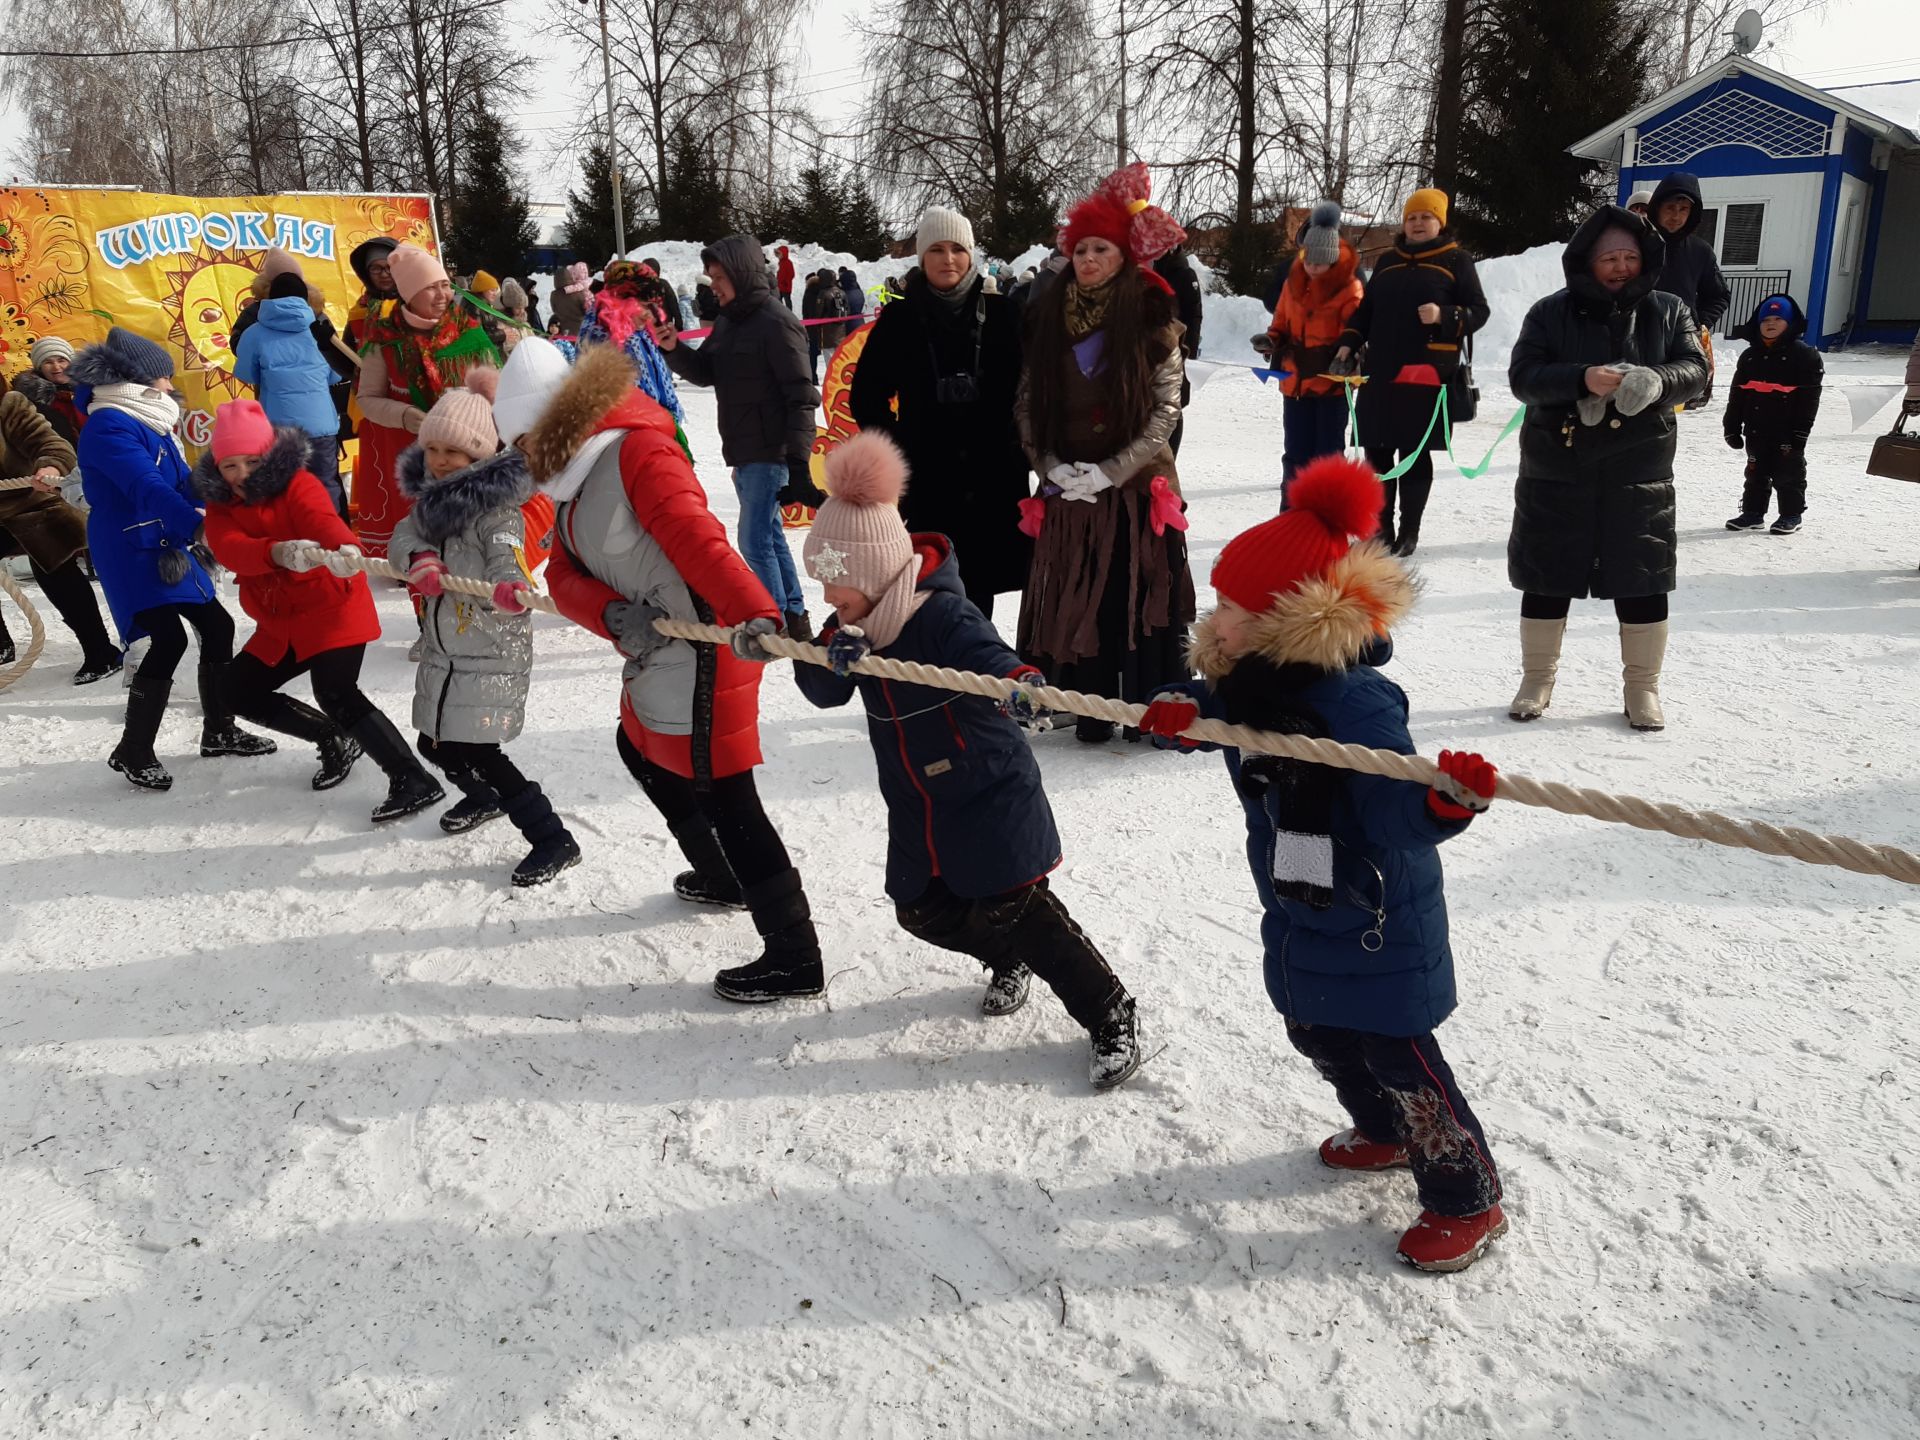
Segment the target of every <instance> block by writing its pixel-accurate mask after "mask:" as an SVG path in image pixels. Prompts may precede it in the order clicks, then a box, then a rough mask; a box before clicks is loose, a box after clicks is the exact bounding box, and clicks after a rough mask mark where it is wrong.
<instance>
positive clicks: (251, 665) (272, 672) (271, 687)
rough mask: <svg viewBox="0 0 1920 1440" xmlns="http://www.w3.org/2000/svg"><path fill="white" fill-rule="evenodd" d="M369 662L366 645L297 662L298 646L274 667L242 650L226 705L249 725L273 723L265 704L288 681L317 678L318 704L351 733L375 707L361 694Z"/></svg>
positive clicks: (230, 669) (230, 670)
mask: <svg viewBox="0 0 1920 1440" xmlns="http://www.w3.org/2000/svg"><path fill="white" fill-rule="evenodd" d="M366 658H367V647H366V646H364V645H342V646H340V647H339V648H338V649H335V650H322V651H321V652H320V653H319V654H318V655H309V656H308V657H307V658H306V659H305V660H300V659H296V658H295V657H294V653H293V647H292V646H288V647H287V653H286V654H284V655H282V656H281V657H280V658H279V659H278V660H277V661H275V662H274V663H273V664H271V665H269V664H267V662H266V661H264V660H262V659H260V658H259V657H258V656H256V655H254V654H252V653H251V652H249V651H245V650H242V651H241V652H240V654H239V655H238V656H236V657H235V659H234V661H233V663H232V664H230V665H228V666H227V674H226V691H225V693H226V700H227V704H228V706H229V707H230V708H231V709H232V710H233V713H234V714H236V715H239V716H242V717H243V718H245V719H249V720H258V721H260V722H261V723H263V724H265V723H269V722H268V717H267V716H266V715H264V714H262V713H260V710H261V703H262V702H263V701H265V700H266V698H267V697H268V696H269V695H272V694H273V693H274V692H275V691H277V690H280V689H282V688H284V687H285V686H286V684H287V682H288V681H290V680H294V679H297V678H299V677H300V676H302V675H310V676H311V677H312V678H313V703H314V704H316V705H318V706H319V707H320V709H321V710H322V712H324V713H325V715H326V717H327V718H328V719H329V720H331V721H333V723H334V724H336V725H338V726H339V727H340V728H341V729H342V730H345V729H346V728H348V727H349V726H351V725H354V724H357V723H358V722H359V721H361V720H362V719H364V718H365V717H366V715H367V712H368V711H370V710H372V709H373V702H372V701H371V700H369V699H368V698H367V697H366V696H365V695H364V694H362V693H361V690H360V666H361V663H362V662H363V661H364V660H365V659H366Z"/></svg>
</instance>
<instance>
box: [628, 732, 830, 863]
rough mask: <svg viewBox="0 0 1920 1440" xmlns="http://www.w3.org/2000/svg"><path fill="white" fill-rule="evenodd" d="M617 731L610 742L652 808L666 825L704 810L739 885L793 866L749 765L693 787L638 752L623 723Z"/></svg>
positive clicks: (687, 781)
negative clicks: (708, 785)
mask: <svg viewBox="0 0 1920 1440" xmlns="http://www.w3.org/2000/svg"><path fill="white" fill-rule="evenodd" d="M616 734H617V736H618V738H617V739H616V740H615V742H614V743H615V744H616V745H617V746H618V747H619V750H620V758H621V759H622V760H624V761H625V762H626V766H627V769H628V770H629V771H631V772H632V773H633V778H634V779H635V780H638V781H639V782H640V788H641V789H642V790H644V791H646V792H647V798H648V799H649V800H651V801H652V802H653V808H654V809H656V810H658V811H659V812H660V813H661V815H662V816H664V817H665V819H666V822H667V824H668V825H670V826H674V825H684V824H685V823H686V822H687V821H689V820H692V819H693V818H694V817H695V816H705V817H706V820H707V823H708V824H710V825H712V826H713V833H714V837H715V838H716V839H717V840H719V842H720V850H721V852H722V853H723V854H724V855H725V856H726V857H727V864H728V865H729V866H730V867H731V868H732V870H733V878H734V879H736V880H738V881H739V882H740V886H741V888H742V889H743V890H750V889H751V888H752V887H753V886H755V885H761V884H764V883H766V882H767V881H768V880H771V879H773V877H774V876H776V875H784V874H785V873H786V872H787V871H789V870H791V869H792V868H793V861H792V860H790V859H788V858H787V847H786V845H785V844H784V843H783V842H782V841H781V839H780V832H779V831H778V830H776V829H774V828H773V822H772V821H771V820H769V819H768V818H767V812H766V811H765V810H764V809H763V808H762V807H761V805H760V792H759V791H758V790H757V789H755V788H754V783H753V771H751V770H742V771H741V772H740V773H739V774H738V775H729V776H727V777H726V778H724V779H716V780H714V782H713V784H712V785H711V786H710V787H709V788H707V789H705V790H696V789H695V788H694V785H693V782H692V781H691V780H689V779H687V778H686V777H685V776H684V775H676V774H674V773H673V772H672V771H671V770H663V769H661V768H660V767H659V766H658V765H655V764H654V763H653V762H652V761H650V760H648V759H647V757H646V756H644V755H642V754H641V753H640V751H639V748H638V747H637V746H635V744H634V743H633V742H632V741H631V740H629V739H628V738H627V732H626V731H625V730H624V729H622V730H619V731H617V732H616Z"/></svg>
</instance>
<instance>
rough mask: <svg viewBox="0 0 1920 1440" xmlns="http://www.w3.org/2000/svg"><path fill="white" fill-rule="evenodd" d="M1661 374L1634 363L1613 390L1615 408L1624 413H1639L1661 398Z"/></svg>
mask: <svg viewBox="0 0 1920 1440" xmlns="http://www.w3.org/2000/svg"><path fill="white" fill-rule="evenodd" d="M1660 388H1661V387H1660V376H1659V374H1658V373H1657V372H1655V371H1653V370H1649V369H1648V368H1647V367H1646V366H1645V365H1632V366H1629V367H1628V368H1627V373H1626V374H1625V375H1623V376H1621V377H1620V388H1619V389H1618V390H1615V391H1614V392H1613V408H1614V409H1616V410H1618V411H1619V412H1620V413H1621V414H1622V415H1638V414H1639V413H1640V412H1641V411H1642V410H1644V409H1646V408H1647V407H1648V406H1649V405H1651V404H1653V402H1654V401H1656V400H1658V399H1659V398H1660Z"/></svg>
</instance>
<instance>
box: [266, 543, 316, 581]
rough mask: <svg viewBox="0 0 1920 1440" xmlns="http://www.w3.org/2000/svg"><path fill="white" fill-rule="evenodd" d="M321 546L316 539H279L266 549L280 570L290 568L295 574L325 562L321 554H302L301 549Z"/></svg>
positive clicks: (313, 568) (302, 572)
mask: <svg viewBox="0 0 1920 1440" xmlns="http://www.w3.org/2000/svg"><path fill="white" fill-rule="evenodd" d="M320 548H321V545H320V542H319V541H318V540H281V541H279V542H278V543H276V544H275V545H274V547H273V548H272V549H271V550H269V551H267V556H268V558H269V559H271V560H272V561H273V563H274V564H276V565H278V566H279V567H280V568H281V569H282V570H291V571H293V572H294V573H295V574H296V575H304V574H306V572H307V571H309V570H318V569H319V568H320V567H321V566H322V565H324V564H326V563H327V562H326V558H325V557H324V556H321V555H310V554H302V553H301V552H302V551H303V550H307V549H313V550H318V549H320Z"/></svg>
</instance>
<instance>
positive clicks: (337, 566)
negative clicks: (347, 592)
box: [320, 545, 360, 580]
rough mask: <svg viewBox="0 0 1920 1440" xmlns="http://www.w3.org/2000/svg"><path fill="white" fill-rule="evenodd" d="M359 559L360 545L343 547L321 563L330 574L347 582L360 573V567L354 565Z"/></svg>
mask: <svg viewBox="0 0 1920 1440" xmlns="http://www.w3.org/2000/svg"><path fill="white" fill-rule="evenodd" d="M359 558H360V547H359V546H358V545H342V546H341V547H340V548H339V549H338V550H336V551H334V552H332V553H331V554H329V555H328V556H327V558H326V559H324V560H322V561H321V562H320V563H321V564H322V565H324V566H326V567H327V570H328V572H329V573H330V574H333V575H337V576H339V577H340V578H341V579H342V580H345V579H347V578H349V577H350V576H354V575H358V574H359V573H360V567H359V566H358V565H357V564H355V563H354V562H355V561H357V560H359Z"/></svg>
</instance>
